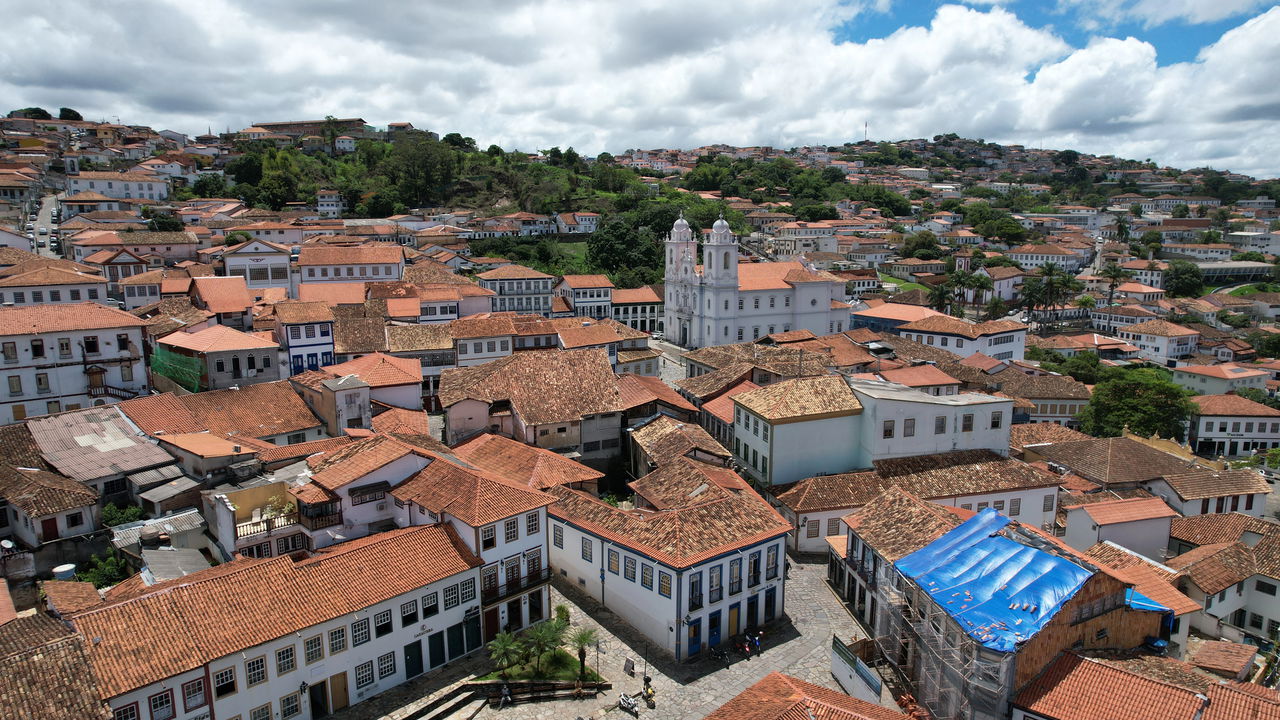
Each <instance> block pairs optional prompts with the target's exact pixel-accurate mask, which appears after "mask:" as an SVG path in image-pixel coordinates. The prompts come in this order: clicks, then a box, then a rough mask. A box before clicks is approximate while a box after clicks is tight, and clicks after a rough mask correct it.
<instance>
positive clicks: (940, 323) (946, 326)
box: [898, 314, 1027, 340]
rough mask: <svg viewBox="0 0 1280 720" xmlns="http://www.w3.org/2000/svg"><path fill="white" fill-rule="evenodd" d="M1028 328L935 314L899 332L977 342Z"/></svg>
mask: <svg viewBox="0 0 1280 720" xmlns="http://www.w3.org/2000/svg"><path fill="white" fill-rule="evenodd" d="M1026 329H1027V326H1026V325H1023V324H1022V323H1020V322H1015V321H1013V320H988V321H986V322H980V323H974V322H968V321H966V320H961V319H959V318H953V317H950V316H948V315H942V314H935V315H930V316H928V317H924V318H921V319H919V320H913V321H911V322H908V323H906V324H905V325H899V326H898V330H899V331H903V330H909V331H911V332H920V333H941V334H945V335H958V336H960V337H964V338H969V339H970V340H975V339H977V338H980V337H984V336H987V335H999V334H1001V333H1007V332H1016V331H1019V330H1024V331H1025V330H1026Z"/></svg>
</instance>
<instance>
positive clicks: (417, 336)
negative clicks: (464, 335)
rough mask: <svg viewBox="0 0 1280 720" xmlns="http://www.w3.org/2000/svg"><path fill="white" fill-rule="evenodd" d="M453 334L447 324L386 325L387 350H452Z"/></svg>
mask: <svg viewBox="0 0 1280 720" xmlns="http://www.w3.org/2000/svg"><path fill="white" fill-rule="evenodd" d="M452 349H453V336H452V335H450V334H449V326H448V325H444V324H438V325H388V326H387V351H388V352H393V353H394V352H418V351H422V350H452Z"/></svg>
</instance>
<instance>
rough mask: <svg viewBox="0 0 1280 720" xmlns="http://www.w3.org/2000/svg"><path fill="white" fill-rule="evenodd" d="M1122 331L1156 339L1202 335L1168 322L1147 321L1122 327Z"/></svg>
mask: <svg viewBox="0 0 1280 720" xmlns="http://www.w3.org/2000/svg"><path fill="white" fill-rule="evenodd" d="M1120 331H1121V332H1127V333H1132V334H1134V335H1153V336H1156V337H1187V336H1191V335H1199V334H1200V333H1198V332H1196V331H1195V330H1191V329H1190V328H1184V327H1182V326H1181V325H1175V324H1173V323H1171V322H1169V321H1167V320H1147V321H1146V322H1140V323H1135V324H1133V325H1121V326H1120Z"/></svg>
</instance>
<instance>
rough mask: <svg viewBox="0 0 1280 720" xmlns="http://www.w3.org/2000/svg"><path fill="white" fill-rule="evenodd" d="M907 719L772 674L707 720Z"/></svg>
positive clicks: (840, 694)
mask: <svg viewBox="0 0 1280 720" xmlns="http://www.w3.org/2000/svg"><path fill="white" fill-rule="evenodd" d="M819 718H820V719H821V720H906V718H907V716H906V715H903V714H902V713H900V712H897V711H894V710H890V709H888V708H886V707H883V706H880V705H874V704H872V703H869V702H866V701H865V700H859V699H858V698H854V697H849V696H848V695H845V694H844V693H842V692H835V691H834V690H829V689H827V688H824V687H822V686H819V685H814V684H812V683H807V682H805V681H803V680H799V679H797V678H794V677H791V676H789V675H784V674H782V673H780V672H772V673H769V674H768V675H766V676H764V677H763V678H761V679H760V680H759V681H758V682H757V683H756V684H754V685H752V686H751V687H749V688H747V689H746V690H743V691H742V692H741V693H739V694H738V695H737V696H735V697H734V698H733V699H732V700H730V701H729V702H727V703H725V704H724V705H721V706H720V707H719V708H717V709H715V710H713V711H712V712H711V714H710V715H707V716H706V718H705V720H816V719H819Z"/></svg>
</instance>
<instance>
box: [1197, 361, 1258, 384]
mask: <svg viewBox="0 0 1280 720" xmlns="http://www.w3.org/2000/svg"><path fill="white" fill-rule="evenodd" d="M1177 372H1183V373H1189V374H1191V375H1203V376H1205V377H1211V378H1219V379H1222V380H1242V379H1244V378H1254V377H1267V378H1269V377H1271V373H1269V372H1267V371H1266V370H1262V369H1259V368H1251V367H1241V366H1239V365H1236V364H1233V363H1223V364H1222V365H1184V366H1182V367H1180V368H1178V369H1177Z"/></svg>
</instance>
